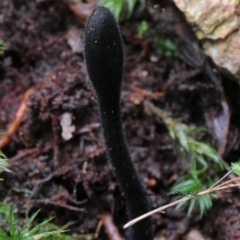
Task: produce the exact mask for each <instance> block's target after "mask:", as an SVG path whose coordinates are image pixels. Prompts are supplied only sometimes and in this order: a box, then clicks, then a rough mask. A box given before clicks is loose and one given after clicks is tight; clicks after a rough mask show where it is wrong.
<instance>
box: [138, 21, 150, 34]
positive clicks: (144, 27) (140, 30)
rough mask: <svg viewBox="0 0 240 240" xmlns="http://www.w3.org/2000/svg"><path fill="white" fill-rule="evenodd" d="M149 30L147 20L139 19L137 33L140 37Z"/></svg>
mask: <svg viewBox="0 0 240 240" xmlns="http://www.w3.org/2000/svg"><path fill="white" fill-rule="evenodd" d="M148 30H149V24H148V22H147V21H141V22H140V23H138V34H139V36H140V37H141V38H143V37H145V36H146V34H147V32H148Z"/></svg>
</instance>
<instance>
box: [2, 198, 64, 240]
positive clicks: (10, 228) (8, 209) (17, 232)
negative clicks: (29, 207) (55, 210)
mask: <svg viewBox="0 0 240 240" xmlns="http://www.w3.org/2000/svg"><path fill="white" fill-rule="evenodd" d="M38 213H39V211H37V212H35V213H34V214H33V215H32V216H31V217H30V218H29V219H28V221H27V222H26V223H25V224H24V225H23V227H19V226H18V223H17V220H16V217H15V214H14V207H13V205H9V204H8V203H7V201H6V200H5V201H4V202H2V203H0V214H2V215H3V216H4V220H5V221H1V224H0V239H1V240H39V239H42V240H46V239H49V237H52V236H54V235H55V234H59V233H62V232H65V230H62V229H58V230H49V231H42V228H43V227H44V226H45V225H46V224H48V223H49V222H50V221H51V220H52V219H53V218H49V219H47V220H45V221H43V222H42V223H40V224H38V225H36V226H35V227H32V225H33V221H34V220H35V218H36V216H37V214H38Z"/></svg>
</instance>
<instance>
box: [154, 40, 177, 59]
mask: <svg viewBox="0 0 240 240" xmlns="http://www.w3.org/2000/svg"><path fill="white" fill-rule="evenodd" d="M155 42H156V44H157V46H158V47H159V48H160V49H161V50H162V52H163V53H164V54H165V55H166V56H175V57H176V56H177V55H178V50H177V44H176V43H175V42H174V41H173V40H171V39H170V38H156V40H155Z"/></svg>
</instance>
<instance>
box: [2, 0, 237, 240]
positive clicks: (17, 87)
mask: <svg viewBox="0 0 240 240" xmlns="http://www.w3.org/2000/svg"><path fill="white" fill-rule="evenodd" d="M69 2H70V1H65V2H64V1H62V0H59V1H54V0H38V1H37V0H36V1H29V0H21V1H20V0H1V1H0V39H2V40H3V41H4V42H5V52H4V56H3V57H2V59H1V60H2V62H3V64H2V66H1V67H0V130H1V131H4V132H6V131H7V129H8V128H9V126H12V124H15V125H16V112H17V110H18V109H19V107H20V105H21V104H22V105H24V104H27V106H28V111H22V113H21V116H22V118H23V120H22V121H21V124H20V126H19V127H16V126H15V127H16V130H17V131H16V132H15V133H14V134H13V135H11V137H10V139H9V140H10V141H9V143H7V144H4V145H1V146H0V148H2V150H3V152H4V153H5V154H6V155H7V156H8V157H9V159H10V169H11V171H12V172H13V173H12V174H6V173H5V174H2V175H1V177H2V178H4V182H2V183H1V184H0V192H1V196H0V197H1V200H3V199H5V198H6V197H8V198H9V201H10V202H13V203H14V204H15V205H16V207H17V209H18V213H19V216H22V217H24V214H30V213H33V212H34V211H36V210H37V209H39V208H40V209H41V213H40V214H39V216H38V220H39V221H40V220H42V219H45V218H48V217H50V216H55V218H54V220H53V222H54V223H55V224H57V225H59V226H62V225H64V224H66V223H68V222H71V221H75V222H76V223H75V224H74V225H73V226H72V227H71V231H72V233H96V232H97V233H98V236H97V237H96V238H95V239H108V237H107V235H106V229H105V228H106V227H101V228H100V230H96V229H97V226H98V223H99V221H100V219H101V216H102V214H104V213H106V212H108V213H110V215H112V216H113V218H114V224H115V225H116V226H117V228H118V229H119V231H120V233H121V234H123V230H122V226H123V225H124V224H125V223H126V222H127V215H126V212H125V210H124V209H125V205H124V199H123V197H122V195H121V192H120V190H119V188H118V184H117V182H116V178H115V175H114V172H113V169H112V166H111V164H110V162H109V161H108V159H107V158H106V155H105V146H104V141H103V137H102V133H101V129H100V124H99V120H98V113H97V110H98V109H97V104H96V99H95V95H94V92H93V89H92V87H91V85H90V82H89V80H88V78H87V74H86V67H85V64H84V61H83V43H82V39H83V28H84V26H83V23H84V20H85V18H86V16H85V15H84V14H86V15H87V14H88V12H89V9H90V10H92V9H93V7H92V5H91V4H89V5H88V4H82V5H85V7H86V6H87V7H86V9H87V10H88V11H87V10H86V11H85V8H84V7H83V8H82V9H84V11H83V12H80V13H79V15H76V11H77V10H76V8H75V9H74V7H73V6H72V5H71V4H70V3H69ZM70 5H71V6H70ZM70 7H71V8H70ZM74 13H75V14H74ZM81 16H82V18H81ZM144 19H145V20H147V21H149V23H150V29H152V30H151V31H152V33H151V34H152V35H155V36H164V37H165V38H170V39H172V40H173V41H175V42H176V43H177V44H176V46H177V52H178V55H177V56H167V54H166V52H164V51H163V50H160V49H159V48H158V47H157V46H156V44H155V42H154V40H153V38H151V37H150V36H149V37H146V38H141V37H139V36H138V32H137V24H138V23H139V21H141V20H144ZM121 30H122V33H123V38H124V44H125V74H124V80H123V87H122V95H121V97H122V98H121V99H122V118H123V123H124V128H125V131H126V136H127V139H128V143H129V148H130V152H131V156H132V160H133V162H134V164H135V166H136V168H137V169H138V171H139V173H140V175H141V178H142V180H143V182H144V184H145V186H146V188H148V189H149V190H150V189H151V190H152V191H153V193H155V194H156V196H152V197H151V201H152V206H153V209H154V208H156V207H158V206H161V205H163V204H167V203H169V202H171V199H169V198H167V197H166V196H159V193H160V192H161V191H166V192H168V191H169V189H170V188H171V186H172V184H173V183H174V181H175V180H176V179H178V178H179V177H180V175H181V173H182V172H183V160H182V158H181V157H179V156H177V155H176V154H175V153H174V151H173V147H172V141H171V138H170V136H169V134H168V131H167V128H166V126H165V124H164V122H163V121H162V120H161V119H160V118H159V117H158V116H156V115H155V114H154V113H153V112H151V110H150V109H149V108H148V107H147V104H146V102H147V101H150V102H152V103H154V104H155V106H157V107H159V108H161V109H164V110H167V111H169V112H171V114H172V116H173V117H180V118H184V119H186V123H188V124H193V125H195V126H206V125H207V126H208V127H209V128H210V130H211V132H212V139H215V141H216V143H217V146H218V151H219V153H221V154H222V156H224V159H225V160H226V161H227V162H229V163H230V162H231V161H235V162H236V161H237V160H238V159H239V157H240V151H239V143H240V142H239V120H238V119H239V109H240V108H239V105H240V101H239V92H240V88H239V85H238V84H237V83H236V82H234V81H231V80H230V79H228V78H227V77H226V76H222V75H221V74H220V73H218V72H217V71H213V68H215V66H214V65H213V64H212V62H211V61H210V60H209V59H208V58H206V57H205V56H204V55H203V54H202V52H201V51H200V50H199V49H200V48H201V46H200V45H198V42H197V40H196V39H195V36H194V34H193V33H192V32H191V28H190V26H188V24H187V23H186V22H185V20H184V18H183V16H182V15H181V13H179V12H178V11H177V9H176V8H175V7H174V6H172V5H169V6H168V5H166V6H164V11H163V9H162V8H161V6H159V8H156V9H154V8H153V5H152V4H149V5H148V7H147V9H146V10H145V11H144V13H143V14H142V15H141V16H135V17H133V18H132V19H129V20H128V21H124V22H122V23H121ZM152 35H151V36H152ZM193 42H195V43H196V44H197V45H198V46H199V49H193V45H192V43H193ZM216 72H217V73H216ZM29 89H33V90H32V91H33V93H32V94H31V95H30V97H26V98H25V100H26V101H25V102H24V100H23V101H22V99H23V96H24V94H25V93H26V92H27V91H28V90H29ZM106 94H107V93H106ZM223 106H227V108H224V107H223ZM229 109H230V110H229ZM230 113H231V115H230ZM66 116H70V119H72V122H71V121H70V122H67V123H65V124H64V126H63V127H62V125H61V124H63V123H62V120H63V118H64V117H66ZM213 120H214V122H217V123H218V126H220V128H217V127H216V126H215V125H214V124H213ZM63 128H64V129H66V132H67V133H70V139H69V140H66V139H67V137H66V136H64V137H63V136H62V129H63ZM219 129H220V130H219ZM71 132H73V133H72V136H71ZM3 138H4V136H2V139H3ZM1 144H2V143H1ZM239 216H240V210H239V192H238V191H237V190H236V191H234V192H231V193H226V194H222V197H221V198H219V199H216V200H214V206H213V208H212V210H210V211H209V212H207V214H205V216H204V217H203V219H200V218H199V212H198V211H197V210H196V211H195V212H194V213H193V214H192V215H191V216H190V217H187V215H186V213H185V212H182V211H179V210H175V209H174V208H170V209H169V210H167V211H166V214H165V215H162V214H155V215H154V216H153V220H154V225H155V233H158V232H159V231H162V232H164V233H163V235H165V237H166V239H175V240H176V239H184V236H185V235H186V234H187V233H188V232H189V231H190V230H191V229H197V230H198V231H199V232H200V233H201V234H203V236H205V239H226V240H227V239H240V231H239V227H240V221H239V219H240V217H239ZM82 239H85V238H82ZM92 239H94V238H92ZM113 239H114V238H113Z"/></svg>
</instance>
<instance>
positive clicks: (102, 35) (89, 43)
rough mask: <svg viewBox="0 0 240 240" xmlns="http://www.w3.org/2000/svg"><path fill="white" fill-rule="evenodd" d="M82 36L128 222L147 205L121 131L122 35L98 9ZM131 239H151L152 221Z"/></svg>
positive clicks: (136, 229)
mask: <svg viewBox="0 0 240 240" xmlns="http://www.w3.org/2000/svg"><path fill="white" fill-rule="evenodd" d="M84 34H85V36H84V57H85V61H86V66H87V71H88V75H89V78H90V80H91V82H92V85H93V87H94V89H95V92H96V96H97V100H98V105H99V115H100V121H101V126H102V129H103V134H104V139H105V144H106V147H107V153H108V157H109V159H110V160H111V163H112V165H113V168H114V169H115V173H116V176H117V180H118V183H119V185H120V188H121V191H122V193H123V196H124V198H125V202H126V206H127V210H128V214H129V220H131V219H133V218H136V217H138V216H140V215H142V214H144V213H147V212H148V211H150V204H149V200H148V198H147V196H146V194H145V191H144V188H143V185H142V182H141V180H140V178H139V175H138V173H137V171H136V170H135V168H134V165H133V163H132V160H131V157H130V153H129V150H128V146H127V141H126V137H125V134H124V132H123V127H122V121H121V111H120V110H121V109H120V91H121V83H122V76H123V59H124V53H123V43H122V37H121V33H120V30H119V27H118V24H117V22H116V20H115V18H114V17H113V15H112V13H111V12H110V11H109V10H107V9H106V8H104V7H97V8H96V9H95V10H94V11H93V12H92V13H91V15H90V17H89V19H88V21H87V23H86V26H85V30H84ZM131 239H132V240H152V239H153V236H152V222H151V218H147V219H145V220H143V221H141V222H139V223H137V224H136V225H134V226H133V227H132V228H131Z"/></svg>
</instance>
